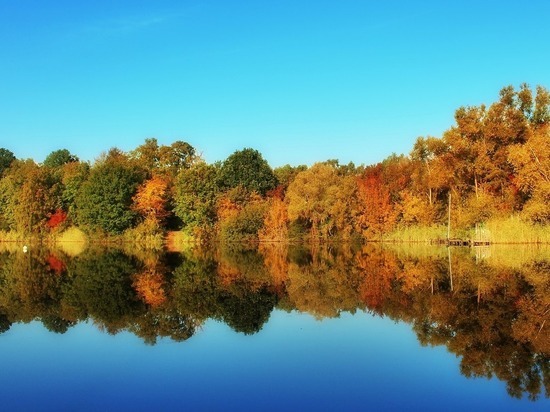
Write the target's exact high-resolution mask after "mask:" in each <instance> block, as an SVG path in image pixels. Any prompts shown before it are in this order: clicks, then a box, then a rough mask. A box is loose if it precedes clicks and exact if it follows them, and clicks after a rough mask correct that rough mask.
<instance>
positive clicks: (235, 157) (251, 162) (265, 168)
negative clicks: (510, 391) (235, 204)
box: [219, 148, 277, 195]
mask: <svg viewBox="0 0 550 412" xmlns="http://www.w3.org/2000/svg"><path fill="white" fill-rule="evenodd" d="M219 181H220V186H221V187H222V188H223V189H231V188H234V187H237V186H243V187H244V188H245V189H247V190H248V191H251V192H258V193H260V194H261V195H265V194H266V192H267V191H269V190H271V189H274V188H275V187H277V178H276V177H275V174H274V173H273V170H272V169H271V167H270V166H269V164H268V163H267V161H266V160H265V159H264V158H263V157H262V155H261V154H260V152H258V151H257V150H254V149H250V148H247V149H243V150H238V151H236V152H235V153H233V154H232V155H231V156H229V157H228V158H227V159H226V160H225V161H224V162H223V163H222V166H221V169H220V175H219Z"/></svg>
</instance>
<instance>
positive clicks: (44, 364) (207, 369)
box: [0, 311, 550, 410]
mask: <svg viewBox="0 0 550 412" xmlns="http://www.w3.org/2000/svg"><path fill="white" fill-rule="evenodd" d="M0 351H1V355H0V362H1V363H2V373H1V375H0V376H1V378H0V387H1V388H2V389H1V391H0V392H1V393H2V399H3V404H4V407H5V408H6V410H14V409H19V410H21V409H40V410H46V409H49V410H55V409H57V410H59V409H66V410H69V409H72V410H75V409H78V410H105V409H133V410H147V409H164V410H167V409H180V410H182V409H186V410H212V409H219V410H222V409H225V410H227V409H243V408H244V409H247V410H258V409H262V410H281V409H283V410H289V409H293V410H304V408H305V409H308V410H366V409H371V408H372V409H384V410H388V409H396V410H399V409H401V410H402V409H404V408H405V409H409V408H410V407H412V406H414V408H415V409H418V410H421V409H422V410H441V408H442V407H443V409H446V410H461V409H463V408H471V407H475V409H480V410H481V409H484V410H543V409H544V405H550V403H549V402H548V400H547V399H543V400H542V401H539V402H537V403H532V402H530V401H527V400H525V399H524V400H522V401H519V400H515V399H511V398H509V397H508V395H507V394H506V390H505V385H504V383H502V382H499V381H498V380H496V379H492V380H485V379H466V378H465V377H463V376H461V375H460V372H459V359H457V358H456V357H455V356H453V355H451V354H449V353H448V352H447V351H446V350H445V348H443V347H436V348H422V347H420V346H419V344H418V342H417V339H416V336H415V334H414V333H413V332H412V331H411V329H410V326H408V325H407V324H404V323H394V322H393V321H391V320H390V319H387V318H379V317H373V316H372V315H369V314H366V313H357V314H356V315H349V314H344V315H342V317H341V318H339V319H327V320H324V321H322V322H321V321H317V320H315V319H313V318H312V317H310V316H308V315H304V314H299V313H296V312H293V313H286V312H282V311H274V312H273V313H272V316H271V319H270V321H269V322H268V323H267V324H266V325H265V327H264V330H263V331H261V332H260V333H258V334H256V335H252V336H245V335H242V334H238V333H235V332H234V331H232V330H231V329H230V328H229V327H228V326H226V325H224V324H223V323H220V322H216V321H208V322H207V323H206V324H205V325H204V327H203V329H202V331H200V332H199V333H197V334H196V335H195V336H194V337H192V338H191V339H190V340H188V341H186V342H183V343H176V342H173V341H170V340H169V339H166V338H165V339H162V340H160V341H159V342H158V343H157V345H155V346H147V345H144V344H143V343H142V342H141V341H140V340H139V339H138V338H137V337H135V336H134V335H132V334H130V333H128V332H124V333H120V334H118V335H116V336H111V335H108V334H106V333H102V332H100V331H98V330H97V329H96V327H95V326H93V325H92V324H90V323H82V324H79V325H77V326H75V327H74V328H72V329H70V330H69V331H68V332H67V333H65V334H64V335H55V334H52V333H50V332H48V331H46V330H45V329H44V327H43V326H42V325H41V324H39V323H37V322H33V323H31V324H29V325H14V327H13V328H12V329H11V330H10V331H8V332H6V333H5V334H4V335H3V336H2V337H1V339H0ZM443 405H444V406H443Z"/></svg>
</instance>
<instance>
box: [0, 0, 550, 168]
mask: <svg viewBox="0 0 550 412" xmlns="http://www.w3.org/2000/svg"><path fill="white" fill-rule="evenodd" d="M549 18H550V2H547V1H528V2H527V1H460V2H456V1H454V2H444V1H407V2H405V1H384V2H382V1H376V2H375V1H346V0H341V1H323V0H320V1H315V2H311V1H307V2H306V1H297V0H294V1H286V0H281V1H208V0H206V1H162V0H160V1H148V2H145V1H116V2H115V1H94V2H80V1H64V0H60V1H46V0H41V1H39V0H36V1H30V0H18V1H13V0H0V147H6V148H8V149H10V150H11V151H13V152H14V153H15V154H16V156H17V157H20V158H27V157H32V158H34V159H35V160H37V161H39V162H40V161H42V160H43V159H44V158H45V157H46V155H47V154H48V153H50V152H51V151H53V150H56V149H60V148H67V149H69V150H70V151H71V152H73V153H74V154H76V155H78V156H79V157H80V158H82V159H85V160H93V159H94V158H96V157H97V156H98V155H99V154H100V153H101V152H102V151H105V150H107V149H109V148H110V147H113V146H116V147H119V148H120V149H122V150H131V149H133V148H135V147H136V146H138V145H139V144H141V143H142V142H143V141H144V139H145V138H147V137H156V138H157V139H158V140H159V142H160V143H162V144H169V143H171V142H172V141H174V140H185V141H188V142H189V143H191V144H192V145H193V146H195V147H196V148H197V149H198V150H199V151H200V152H202V153H203V156H204V158H205V159H206V160H207V161H208V162H213V161H216V160H223V159H225V158H226V157H227V156H228V155H229V154H231V153H232V152H234V151H235V150H238V149H242V148H243V147H253V148H256V149H258V150H260V151H261V152H262V154H263V155H264V157H265V158H266V159H267V160H268V161H269V162H270V164H271V165H272V166H274V167H276V166H280V165H283V164H285V163H290V164H294V165H297V164H312V163H314V162H315V161H322V160H326V159H333V158H337V159H339V160H340V162H341V163H347V162H349V161H353V162H355V163H357V164H361V163H365V164H371V163H375V162H378V161H380V160H382V159H383V158H385V157H386V156H388V155H389V154H391V153H392V152H395V153H408V152H409V151H410V149H411V147H412V145H413V142H414V140H415V139H416V138H417V137H418V136H426V135H433V136H440V135H441V133H442V132H443V131H444V130H445V129H447V128H448V127H450V126H451V125H452V123H453V114H454V110H455V109H456V108H458V107H459V106H461V105H478V104H480V103H490V102H492V101H494V100H496V99H497V97H498V91H499V90H500V88H501V87H503V86H505V85H508V84H513V85H515V86H519V84H521V83H522V82H527V83H529V84H530V85H531V86H533V87H534V86H535V85H537V84H541V85H543V86H545V87H550V54H549V53H548V50H549V46H548V40H549V39H550V24H548V21H549Z"/></svg>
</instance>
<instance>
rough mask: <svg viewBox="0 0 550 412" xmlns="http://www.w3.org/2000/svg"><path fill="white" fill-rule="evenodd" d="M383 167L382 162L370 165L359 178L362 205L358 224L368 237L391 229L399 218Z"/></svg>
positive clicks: (359, 195) (359, 194)
mask: <svg viewBox="0 0 550 412" xmlns="http://www.w3.org/2000/svg"><path fill="white" fill-rule="evenodd" d="M382 168H383V166H382V165H381V164H379V165H377V166H373V167H368V168H367V169H366V170H365V173H364V174H363V176H361V177H360V178H358V179H357V186H358V198H359V202H360V205H361V207H362V213H361V214H360V215H359V217H358V218H357V226H358V228H359V230H360V231H361V233H362V234H364V235H366V236H367V237H369V236H377V235H381V234H382V233H384V232H386V231H388V230H390V229H391V228H392V226H393V224H394V223H395V221H396V218H397V216H396V211H395V209H394V206H393V204H392V200H391V193H390V189H389V187H388V186H387V185H386V184H385V182H384V180H383V175H382V174H383V171H382Z"/></svg>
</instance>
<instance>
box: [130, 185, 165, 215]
mask: <svg viewBox="0 0 550 412" xmlns="http://www.w3.org/2000/svg"><path fill="white" fill-rule="evenodd" d="M132 200H133V209H134V210H135V211H136V212H138V213H139V214H140V215H142V216H143V217H144V218H145V219H152V220H155V221H156V222H159V223H160V222H162V221H163V220H164V219H165V218H166V217H168V215H169V211H168V210H167V206H168V201H169V192H168V182H167V180H166V178H163V177H162V176H159V175H155V176H153V177H152V178H150V179H148V180H146V181H145V182H143V183H142V184H141V185H140V186H139V187H138V189H137V192H136V194H135V196H134V197H133V199H132Z"/></svg>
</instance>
